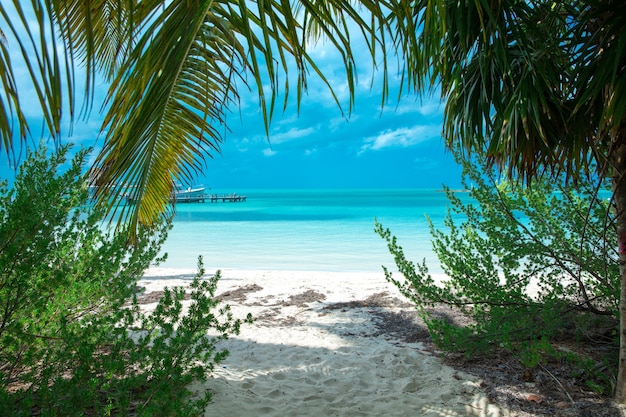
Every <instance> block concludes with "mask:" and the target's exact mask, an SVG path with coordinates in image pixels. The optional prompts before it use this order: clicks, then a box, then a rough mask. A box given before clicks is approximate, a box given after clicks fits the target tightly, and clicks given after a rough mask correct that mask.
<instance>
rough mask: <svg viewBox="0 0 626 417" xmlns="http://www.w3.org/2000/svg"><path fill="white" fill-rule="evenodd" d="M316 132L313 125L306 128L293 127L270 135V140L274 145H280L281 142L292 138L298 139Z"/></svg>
mask: <svg viewBox="0 0 626 417" xmlns="http://www.w3.org/2000/svg"><path fill="white" fill-rule="evenodd" d="M314 132H315V129H313V128H312V127H307V128H304V129H299V128H296V127H292V128H291V129H289V130H287V131H286V132H282V133H277V134H272V135H270V142H271V143H272V144H274V145H278V144H280V143H285V142H290V141H292V140H298V139H301V138H304V137H307V136H310V135H312V134H313V133H314Z"/></svg>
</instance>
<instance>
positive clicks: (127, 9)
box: [0, 0, 391, 231]
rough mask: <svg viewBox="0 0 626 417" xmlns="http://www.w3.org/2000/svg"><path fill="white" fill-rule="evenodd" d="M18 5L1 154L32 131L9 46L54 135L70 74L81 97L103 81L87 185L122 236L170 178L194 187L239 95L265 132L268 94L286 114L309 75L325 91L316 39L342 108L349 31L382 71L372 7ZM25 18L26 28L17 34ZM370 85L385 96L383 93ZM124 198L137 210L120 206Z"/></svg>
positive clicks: (163, 196)
mask: <svg viewBox="0 0 626 417" xmlns="http://www.w3.org/2000/svg"><path fill="white" fill-rule="evenodd" d="M23 3H24V2H18V1H14V2H13V4H12V7H13V11H10V10H8V8H9V6H10V5H5V4H4V3H3V4H0V18H1V19H3V20H0V28H3V29H4V33H5V34H7V35H9V34H10V35H11V36H12V37H13V38H15V39H16V40H17V44H16V45H10V42H7V41H4V42H0V47H1V48H2V49H1V51H2V55H1V56H0V80H2V83H3V87H4V90H3V94H2V96H0V100H1V101H0V135H1V136H2V144H3V145H4V148H5V149H6V150H7V151H9V153H11V151H12V149H14V148H15V147H16V145H17V144H16V143H15V142H16V139H15V138H16V137H19V138H21V139H22V140H25V139H26V138H28V137H29V136H30V131H29V125H28V123H27V119H26V117H25V116H24V114H23V113H22V107H21V103H20V94H19V91H17V83H16V82H15V73H14V71H13V67H12V62H11V55H10V52H12V50H11V48H13V51H15V50H17V51H20V52H21V59H22V60H23V62H24V63H25V64H26V65H27V68H28V70H29V73H30V78H31V79H32V85H33V86H34V89H35V91H36V95H37V97H38V99H39V103H40V106H41V109H42V112H43V114H44V121H45V127H46V131H47V133H48V134H49V135H50V136H51V137H53V138H58V137H59V135H60V131H61V127H60V126H61V120H62V117H69V118H73V117H76V114H77V113H78V112H77V111H76V110H75V96H76V86H75V81H74V80H75V72H77V71H79V70H80V71H84V74H85V78H86V82H85V85H84V93H85V95H86V96H87V97H88V98H92V97H93V93H94V89H95V80H96V79H97V78H96V77H97V76H103V77H105V78H106V79H107V80H108V81H109V82H110V88H109V90H108V95H107V98H106V102H105V105H104V108H106V114H105V117H104V123H103V125H102V129H101V134H102V136H104V148H103V150H102V152H101V153H100V154H99V155H98V157H97V161H96V163H95V165H94V167H93V168H92V176H91V177H92V179H93V182H94V185H96V186H97V187H96V189H97V190H98V191H97V199H98V201H99V202H100V204H103V205H105V206H106V207H107V208H108V209H109V211H110V212H112V213H114V212H115V211H116V210H119V212H118V213H117V214H118V215H119V219H120V221H122V222H125V223H126V224H128V225H129V226H130V230H132V231H134V230H136V229H137V228H138V227H141V226H142V225H150V224H153V223H154V222H155V221H156V220H158V219H159V218H160V217H162V216H164V215H167V213H168V212H169V211H170V210H171V205H169V197H170V195H171V192H172V189H173V184H174V183H175V182H176V181H186V180H190V179H192V177H193V176H194V175H195V174H197V173H198V172H199V171H201V170H202V168H203V167H204V164H205V163H206V160H207V159H208V158H210V157H211V156H212V155H213V154H214V153H215V152H218V151H219V145H220V143H221V141H222V133H221V132H223V130H224V126H225V116H226V114H227V112H228V111H230V110H232V109H234V108H236V106H237V104H238V98H239V95H238V92H239V91H240V90H241V88H245V89H248V88H250V89H255V90H256V91H257V92H258V96H259V100H260V108H261V109H262V113H263V118H264V120H265V124H266V130H267V128H268V125H269V123H270V122H271V120H272V116H273V112H274V110H275V108H276V107H278V106H279V105H280V104H279V103H277V102H276V101H277V97H278V96H279V93H280V94H283V95H284V97H285V99H284V105H285V106H286V105H287V100H288V97H289V94H292V95H293V94H295V95H296V98H297V101H298V103H299V102H300V99H301V98H302V95H303V93H304V92H305V91H306V88H307V85H308V79H309V76H310V75H311V74H313V76H316V77H319V78H320V79H321V80H322V81H323V82H324V83H326V85H327V86H328V87H329V88H330V90H331V92H332V91H333V90H332V86H330V84H329V83H328V81H327V79H326V77H325V75H324V74H323V73H322V71H321V70H320V69H319V68H318V67H317V66H316V65H315V63H314V62H313V60H312V59H311V56H310V55H309V52H308V51H309V49H310V46H311V45H313V44H315V42H317V41H318V40H320V39H322V38H324V39H326V40H328V45H329V47H334V48H335V49H336V50H337V51H338V52H339V53H340V55H341V57H342V58H343V66H344V68H345V80H346V83H347V85H348V88H349V90H350V92H351V95H350V107H351V106H352V100H353V93H354V88H355V79H356V74H357V65H356V62H355V58H354V53H353V51H352V46H351V39H352V37H353V36H354V35H355V34H354V33H353V32H350V30H349V28H350V27H351V26H352V27H356V28H358V30H359V31H360V32H361V35H363V36H364V38H365V39H366V41H367V45H368V47H369V48H370V52H371V55H372V64H373V65H377V64H380V65H381V68H382V71H383V72H385V73H386V71H387V64H386V59H387V57H386V55H385V54H384V53H383V54H382V55H381V54H380V51H383V52H385V40H386V39H390V33H391V31H390V27H389V26H388V25H387V23H386V21H385V11H384V10H383V4H382V3H381V2H378V1H376V0H362V1H359V2H356V3H351V2H346V1H342V0H324V1H320V0H298V1H297V2H289V1H283V0H280V1H278V0H270V1H266V0H258V1H244V0H179V1H163V0H152V1H149V0H143V1H142V0H124V1H118V0H115V1H112V0H100V1H76V0H49V1H42V0H32V1H31V4H28V5H23ZM26 6H28V7H30V8H31V10H30V12H27V11H26V10H25V9H26ZM33 15H34V16H35V18H36V19H37V22H36V23H37V25H34V26H29V21H28V19H29V18H32V16H33ZM40 29H41V30H40ZM59 33H60V35H61V36H57V35H58V34H59ZM61 46H62V48H61ZM59 51H61V52H59ZM376 60H380V61H381V62H380V63H377V62H376ZM385 80H386V77H385ZM385 83H386V81H385ZM266 84H267V85H266ZM294 90H295V93H294ZM381 91H382V96H383V97H382V99H383V101H384V100H385V98H386V92H387V89H386V86H385V85H383V86H382V90H381ZM333 97H335V100H336V102H337V104H338V105H339V101H338V99H337V97H336V96H335V95H334V93H333ZM63 100H66V102H65V104H64V102H63ZM91 103H92V101H90V100H88V101H87V105H86V110H89V108H90V106H91ZM64 109H66V110H65V111H66V112H67V113H68V114H66V115H64V114H63V111H64ZM125 196H127V197H129V198H130V199H132V201H134V202H135V204H133V205H118V203H119V202H120V201H121V200H122V199H123V198H124V197H125Z"/></svg>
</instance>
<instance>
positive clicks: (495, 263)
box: [376, 158, 620, 394]
mask: <svg viewBox="0 0 626 417" xmlns="http://www.w3.org/2000/svg"><path fill="white" fill-rule="evenodd" d="M481 166H482V167H483V169H480V168H479V167H481ZM463 167H464V184H465V186H466V187H467V190H468V193H469V197H470V198H467V196H466V195H464V196H463V198H460V197H459V195H458V192H455V191H452V190H450V189H448V188H446V189H445V192H446V194H447V197H448V199H449V203H450V208H449V213H448V215H447V217H446V219H445V222H444V226H445V228H444V229H442V230H440V229H437V228H435V227H434V226H433V224H432V222H430V220H429V222H430V231H431V236H432V245H433V249H434V252H435V253H436V255H437V257H438V259H439V262H440V264H441V268H442V270H443V272H444V275H445V277H444V278H441V277H433V276H432V275H431V274H430V273H429V268H428V265H427V264H426V261H425V260H424V261H422V262H421V263H415V262H412V261H411V260H408V259H406V257H405V255H404V252H403V250H402V247H401V245H400V244H399V242H398V241H397V239H396V238H395V237H394V236H393V235H392V233H391V231H390V230H389V229H385V228H384V227H383V225H382V224H380V223H377V224H376V231H377V233H378V234H379V235H380V236H381V237H383V238H384V239H385V240H386V241H387V244H388V247H389V250H390V252H391V254H392V255H393V256H394V258H395V263H396V266H397V269H398V272H399V273H400V275H394V274H393V273H392V272H391V271H390V270H389V269H388V268H387V267H384V271H385V276H386V278H387V280H388V281H390V282H392V283H393V284H395V286H397V287H398V288H399V289H400V291H401V292H402V294H403V295H405V296H406V297H407V298H408V299H409V300H411V301H412V302H413V303H414V304H415V305H416V306H417V309H418V311H419V313H420V315H421V316H422V317H423V318H424V320H425V322H426V325H427V327H428V330H429V333H430V335H431V338H432V340H433V342H434V343H435V344H436V345H437V346H438V347H440V348H442V349H444V350H445V351H448V352H462V353H464V354H466V355H469V356H473V355H481V354H485V353H488V352H493V351H494V350H496V349H506V350H508V351H510V352H513V353H514V354H516V355H517V357H518V358H519V360H520V361H521V362H522V363H523V364H524V365H525V366H527V367H530V368H533V367H537V366H540V365H543V364H545V363H546V361H549V360H552V359H554V358H562V359H565V360H568V361H570V362H572V363H576V364H577V366H578V367H579V368H580V369H585V372H587V373H586V375H585V379H586V381H587V383H588V384H590V386H592V387H593V389H594V390H596V391H599V392H602V393H603V394H610V393H611V392H612V390H613V388H614V384H615V380H616V373H615V370H616V369H617V362H618V358H617V346H618V340H619V315H620V313H619V300H620V292H619V291H620V290H619V289H620V278H619V277H620V274H619V265H618V263H617V259H618V254H617V250H616V248H615V246H614V245H612V244H611V243H612V242H614V241H615V239H616V233H617V231H616V224H615V213H614V207H613V204H612V201H611V199H610V195H611V192H610V190H609V184H608V180H606V179H604V180H601V181H599V182H598V180H595V181H594V180H590V179H584V178H581V179H580V181H579V182H577V183H576V184H575V185H574V184H569V183H567V182H565V181H564V179H563V178H557V179H544V180H540V181H535V182H534V183H533V185H532V187H524V186H522V185H521V184H519V183H517V182H514V181H510V180H507V179H506V178H501V177H500V176H499V175H498V174H497V173H496V172H494V171H493V170H490V169H488V168H485V161H484V160H482V161H481V160H479V159H478V158H476V159H475V160H474V161H473V162H472V163H470V162H468V161H464V162H463ZM441 304H443V305H448V306H452V307H453V308H455V309H457V310H458V311H460V312H461V313H462V314H463V315H465V316H466V317H467V318H468V322H469V324H467V325H459V324H458V323H455V322H453V321H451V320H449V319H448V318H446V317H442V316H441V315H438V314H436V313H435V314H431V313H430V312H429V309H428V308H429V307H433V306H435V305H441ZM565 340H570V341H574V342H580V343H582V344H585V343H592V344H595V345H596V346H599V345H602V346H604V347H605V350H606V356H605V357H604V358H603V360H605V361H607V363H601V362H598V358H592V357H590V356H587V355H584V354H582V353H581V354H575V353H574V352H573V351H570V350H569V349H567V350H563V349H562V347H563V346H564V345H565V344H562V343H561V342H563V341H565Z"/></svg>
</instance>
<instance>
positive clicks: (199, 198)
mask: <svg viewBox="0 0 626 417" xmlns="http://www.w3.org/2000/svg"><path fill="white" fill-rule="evenodd" d="M206 201H208V202H209V203H220V202H221V203H241V202H244V201H246V196H245V195H237V194H224V195H217V194H196V195H179V196H177V197H176V199H174V201H173V202H175V203H204V202H206Z"/></svg>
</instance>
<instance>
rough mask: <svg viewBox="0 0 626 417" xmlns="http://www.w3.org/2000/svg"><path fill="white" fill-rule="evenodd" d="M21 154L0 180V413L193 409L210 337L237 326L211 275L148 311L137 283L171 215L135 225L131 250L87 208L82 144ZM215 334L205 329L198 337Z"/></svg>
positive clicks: (202, 398)
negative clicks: (193, 387)
mask: <svg viewBox="0 0 626 417" xmlns="http://www.w3.org/2000/svg"><path fill="white" fill-rule="evenodd" d="M67 152H68V148H62V149H60V150H59V151H58V152H56V153H54V154H53V155H52V156H50V157H48V156H47V155H46V152H45V151H44V150H39V151H37V152H35V153H33V154H32V155H30V156H29V158H28V160H27V161H25V163H24V164H23V166H22V167H21V169H20V172H19V174H18V175H17V177H16V180H15V183H14V186H13V187H12V188H11V189H9V188H8V186H7V183H6V181H5V182H4V183H3V184H2V185H1V186H0V220H1V223H0V415H7V416H8V415H11V416H30V415H42V416H84V415H89V416H108V415H133V416H170V415H183V416H184V415H199V414H201V413H202V412H203V411H204V408H205V406H206V404H207V402H208V401H209V398H210V395H209V393H208V392H206V393H200V395H194V394H193V393H192V392H190V391H189V384H190V383H191V382H192V381H194V380H204V379H205V378H206V377H207V374H208V373H209V372H211V370H212V369H213V367H214V365H215V364H216V363H218V362H219V361H221V360H223V359H224V358H225V357H226V355H227V354H228V352H227V351H224V350H219V349H217V347H216V342H217V341H219V340H220V339H224V338H227V337H228V336H229V335H230V334H237V333H238V332H239V327H240V325H241V322H240V321H239V320H235V319H234V318H233V317H232V315H231V314H230V311H229V309H228V306H225V307H222V308H220V309H219V310H218V311H217V312H216V311H215V310H216V307H217V305H218V303H217V301H216V300H215V299H214V293H215V288H216V285H217V282H218V280H219V277H220V275H219V273H218V274H216V275H215V276H213V277H210V278H208V279H205V278H204V270H203V267H202V260H201V259H199V262H198V274H197V276H196V277H195V278H194V280H193V282H192V284H191V286H190V290H191V294H190V299H189V300H188V301H185V305H183V300H184V299H185V298H186V297H187V296H186V295H185V290H184V289H182V288H173V289H167V290H166V291H165V292H164V296H163V298H162V299H161V300H160V301H159V302H158V304H157V307H156V309H155V311H154V312H153V313H150V314H145V313H143V312H142V311H140V309H139V304H138V303H137V298H136V292H137V282H138V280H139V279H140V278H141V276H142V275H143V272H144V271H145V269H146V268H148V266H149V265H150V264H151V263H152V262H153V261H156V262H158V259H156V257H157V255H158V253H159V250H160V248H161V245H162V243H163V242H164V240H165V238H166V236H167V231H168V230H169V228H170V223H169V222H165V223H163V224H159V225H157V226H156V227H155V228H153V229H149V230H142V231H141V233H140V236H139V238H138V240H137V242H136V243H134V244H133V246H129V245H128V244H127V239H126V235H125V233H124V231H123V230H121V231H118V233H115V232H114V231H113V230H111V229H109V228H107V227H106V226H104V225H103V224H104V223H103V219H104V216H103V212H102V211H101V210H100V209H98V208H96V207H93V206H90V205H89V193H88V189H87V186H86V180H85V177H84V175H83V174H82V165H83V162H84V160H85V158H86V156H87V152H86V151H80V152H78V153H77V155H76V156H75V157H74V158H73V159H72V161H71V163H70V164H69V166H67V163H66V161H67V157H66V156H67ZM209 334H213V336H208V335H209Z"/></svg>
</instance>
